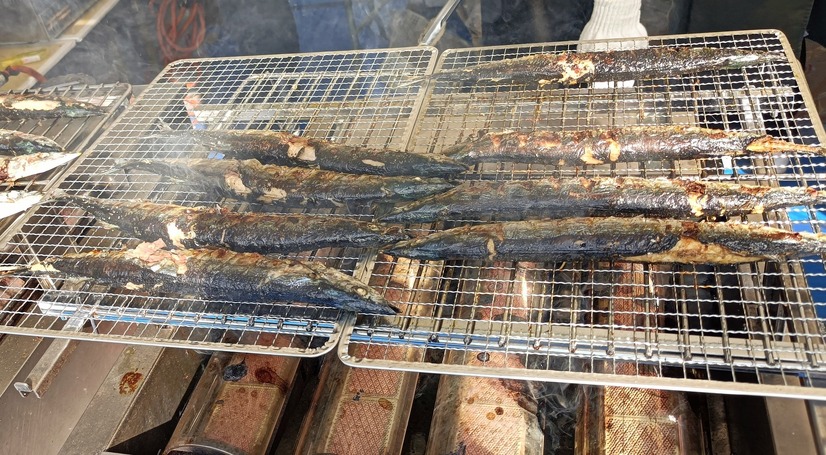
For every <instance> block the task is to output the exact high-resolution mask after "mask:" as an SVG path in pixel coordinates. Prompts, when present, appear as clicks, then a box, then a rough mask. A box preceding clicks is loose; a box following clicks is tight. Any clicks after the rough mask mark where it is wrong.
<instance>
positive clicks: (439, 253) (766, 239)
mask: <svg viewBox="0 0 826 455" xmlns="http://www.w3.org/2000/svg"><path fill="white" fill-rule="evenodd" d="M387 253H389V254H392V255H394V256H403V257H409V258H413V259H423V260H442V259H489V260H498V261H536V262H551V261H588V260H619V261H626V262H649V263H682V264H737V263H744V262H755V261H761V260H782V259H788V258H794V257H803V256H808V255H813V254H823V253H826V235H823V234H811V233H804V232H789V231H784V230H781V229H775V228H770V227H765V226H762V225H755V224H735V223H696V222H693V221H677V220H662V219H647V218H615V217H607V218H567V219H564V220H541V221H511V222H504V223H491V224H480V225H476V226H462V227H458V228H454V229H448V230H446V231H440V232H436V233H434V234H430V235H427V236H425V237H421V238H418V239H414V240H405V241H402V242H399V243H397V244H396V245H395V246H393V247H392V248H391V249H390V250H387Z"/></svg>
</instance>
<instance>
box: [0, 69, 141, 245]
mask: <svg viewBox="0 0 826 455" xmlns="http://www.w3.org/2000/svg"><path fill="white" fill-rule="evenodd" d="M9 93H42V94H48V95H57V96H65V97H68V98H71V99H77V100H80V101H86V102H88V103H92V104H94V105H96V106H103V107H105V108H106V110H107V112H106V114H105V115H102V116H96V117H86V118H76V119H69V118H58V119H30V120H25V119H24V120H5V119H2V118H0V129H6V130H15V131H22V132H24V133H31V134H37V135H40V136H45V137H48V138H50V139H52V140H54V141H55V142H57V143H58V144H60V145H61V146H62V147H63V148H65V149H66V150H67V151H70V152H83V151H85V149H86V147H87V146H88V145H89V144H91V143H92V141H94V140H95V139H96V138H97V137H98V135H99V134H100V132H101V130H102V129H105V128H106V127H108V126H109V125H111V123H112V120H113V119H114V118H115V117H116V116H117V114H119V113H120V112H119V111H120V110H122V108H124V107H125V106H126V101H127V98H128V97H129V96H130V95H131V94H132V87H131V86H130V85H129V84H104V85H77V86H69V87H63V88H51V89H45V90H36V89H35V90H26V91H25V92H20V91H16V92H9ZM70 166H71V165H68V166H60V167H57V168H55V169H53V170H51V171H50V172H47V173H44V174H40V175H36V176H34V177H32V178H28V179H24V180H21V181H17V182H9V183H5V184H2V185H0V186H1V187H2V190H12V189H15V190H28V191H41V192H42V191H45V190H46V189H47V188H50V187H52V186H53V185H54V184H55V183H56V182H57V181H58V179H59V177H60V176H62V175H63V173H64V171H66V170H67V169H68V168H69V167H70ZM24 215H25V214H24V213H21V214H18V215H16V216H13V217H10V218H9V219H5V220H2V222H0V229H5V228H6V227H7V226H9V225H11V224H13V223H14V222H15V221H17V220H19V219H21V218H23V217H24Z"/></svg>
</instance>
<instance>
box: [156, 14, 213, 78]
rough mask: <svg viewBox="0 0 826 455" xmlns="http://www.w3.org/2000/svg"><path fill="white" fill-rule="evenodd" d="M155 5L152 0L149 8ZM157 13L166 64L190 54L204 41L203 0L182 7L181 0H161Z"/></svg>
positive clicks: (159, 35) (158, 30) (157, 31)
mask: <svg viewBox="0 0 826 455" xmlns="http://www.w3.org/2000/svg"><path fill="white" fill-rule="evenodd" d="M154 6H155V0H150V1H149V7H150V8H154ZM157 15H158V17H157V20H156V23H155V29H156V33H157V38H158V44H159V46H160V48H161V53H162V54H163V57H164V62H165V63H167V64H168V63H170V62H174V61H175V60H179V59H182V58H189V57H191V56H192V53H193V52H195V50H197V49H198V48H199V47H200V46H201V44H202V43H203V42H204V38H205V37H206V19H205V14H204V5H203V4H202V3H201V2H200V1H197V0H194V1H193V3H192V5H191V6H190V7H189V8H181V7H180V6H178V0H160V4H159V5H158V13H157Z"/></svg>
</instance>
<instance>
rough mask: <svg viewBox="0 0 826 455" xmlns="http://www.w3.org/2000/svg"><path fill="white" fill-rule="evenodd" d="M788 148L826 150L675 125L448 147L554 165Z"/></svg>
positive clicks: (496, 138) (490, 138)
mask: <svg viewBox="0 0 826 455" xmlns="http://www.w3.org/2000/svg"><path fill="white" fill-rule="evenodd" d="M784 152H792V153H806V154H816V155H826V152H825V151H824V149H823V148H822V147H816V146H811V145H800V144H793V143H791V142H786V141H783V140H780V139H775V138H773V137H771V136H768V135H765V134H758V133H749V132H744V131H724V130H715V129H709V128H697V127H687V126H671V125H668V126H634V127H626V128H614V129H602V130H600V129H594V130H581V131H565V132H554V131H534V132H517V131H506V132H498V133H485V134H482V135H480V136H479V137H473V138H470V139H469V140H466V141H464V142H461V143H459V144H456V145H454V146H452V147H448V148H447V149H445V150H444V151H443V153H444V154H445V155H448V156H450V157H451V158H454V159H456V160H457V161H461V162H463V163H467V164H477V163H493V162H495V163H498V162H514V163H529V164H550V165H566V164H567V165H578V164H605V163H616V162H646V161H662V160H690V159H700V158H715V157H719V156H744V155H749V154H773V153H784Z"/></svg>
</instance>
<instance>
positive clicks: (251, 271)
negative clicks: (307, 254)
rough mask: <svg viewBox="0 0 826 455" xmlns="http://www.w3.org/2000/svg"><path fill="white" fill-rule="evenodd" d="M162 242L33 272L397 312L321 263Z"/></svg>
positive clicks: (215, 295) (67, 258)
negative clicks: (174, 247)
mask: <svg viewBox="0 0 826 455" xmlns="http://www.w3.org/2000/svg"><path fill="white" fill-rule="evenodd" d="M158 243H160V242H156V243H151V244H150V243H144V244H141V245H139V246H138V247H136V248H135V249H132V250H120V251H91V252H87V253H73V254H67V255H64V256H62V257H55V258H52V259H50V260H48V261H46V262H45V264H38V265H37V267H32V270H33V271H35V272H36V273H46V274H48V273H55V272H56V273H58V274H61V275H64V276H70V277H86V278H91V279H93V280H95V281H97V282H100V283H103V284H108V285H113V286H120V287H127V286H128V287H130V288H132V289H142V290H146V291H154V292H168V293H172V294H177V295H197V296H200V297H204V298H211V299H226V300H233V301H245V302H261V303H269V302H273V301H296V302H305V303H313V304H318V305H324V306H329V307H333V308H339V309H343V310H346V311H355V312H364V313H376V314H386V315H392V314H395V313H396V309H395V308H394V307H392V306H390V304H388V303H387V302H386V301H385V299H384V298H383V297H382V296H381V294H379V293H378V292H376V291H375V290H373V289H371V288H370V287H368V286H367V285H365V284H364V283H362V282H360V281H358V280H356V279H355V278H353V277H351V276H349V275H346V274H344V273H342V272H340V271H338V270H335V269H331V268H329V267H326V266H324V265H322V264H319V263H314V262H307V261H299V260H293V259H277V258H272V257H267V256H262V255H259V254H255V253H235V252H232V251H229V250H225V249H221V248H216V249H193V250H174V251H169V250H163V249H161V248H160V245H158Z"/></svg>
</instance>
